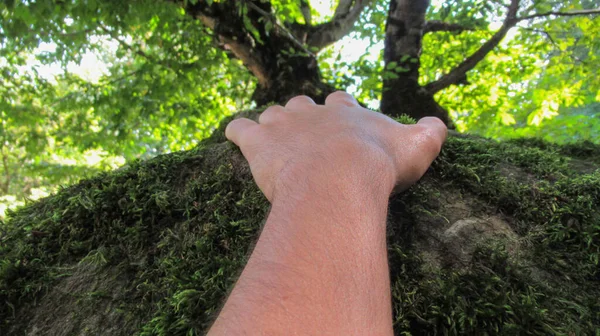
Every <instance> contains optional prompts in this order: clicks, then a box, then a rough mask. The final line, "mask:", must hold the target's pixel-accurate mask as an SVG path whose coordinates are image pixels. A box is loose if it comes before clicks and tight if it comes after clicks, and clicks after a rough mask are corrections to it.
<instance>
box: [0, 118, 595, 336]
mask: <svg viewBox="0 0 600 336" xmlns="http://www.w3.org/2000/svg"><path fill="white" fill-rule="evenodd" d="M222 141H224V135H223V131H222V128H221V129H220V130H219V131H217V132H216V133H215V135H214V137H213V138H211V139H208V140H206V141H205V142H203V143H202V144H201V145H200V146H199V147H198V148H197V149H195V150H192V151H188V152H180V153H174V154H170V155H163V156H159V157H157V158H154V159H152V160H149V161H145V162H134V163H132V164H130V165H128V166H127V167H124V168H122V169H119V170H117V171H114V172H112V173H109V174H102V175H99V176H96V177H94V178H92V179H87V180H84V181H81V182H80V183H78V184H76V185H74V186H71V187H68V188H64V189H63V190H61V191H60V192H58V193H57V194H56V195H53V196H51V197H48V198H45V199H43V200H40V201H37V202H34V203H31V204H29V205H27V206H25V207H23V208H21V209H19V210H17V211H16V212H14V213H11V214H10V215H9V219H8V220H7V221H6V222H5V223H2V224H1V225H2V229H3V230H4V231H6V232H5V233H4V234H3V235H2V237H1V238H0V239H1V240H0V241H1V245H0V256H1V264H0V301H1V302H6V303H7V304H5V305H0V318H1V320H0V329H2V330H9V333H11V334H20V333H21V332H22V331H24V330H26V329H27V328H28V327H31V326H30V325H28V323H27V322H26V321H30V320H29V319H28V318H30V317H31V316H34V315H39V314H40V312H39V310H40V309H42V307H45V308H44V309H51V308H52V307H53V306H52V304H50V303H47V302H46V303H44V302H45V301H44V298H47V297H52V295H50V294H48V293H52V290H53V289H54V288H55V287H57V286H60V285H61V284H64V283H65V282H68V281H69V280H70V279H72V278H73V277H74V274H76V273H77V272H78V271H77V270H79V269H80V268H82V267H90V266H89V265H94V269H96V270H98V272H100V271H101V270H113V272H115V276H114V278H115V279H120V280H119V281H117V280H114V281H115V282H114V284H115V286H117V285H118V286H119V288H120V290H119V291H120V292H122V293H121V294H122V295H120V296H119V298H118V299H117V298H114V297H112V298H108V297H107V294H108V295H112V294H111V293H107V292H106V291H105V290H104V289H102V288H104V287H102V288H100V289H91V290H87V291H82V293H87V294H84V295H83V296H81V295H80V296H79V297H78V298H75V299H72V300H71V301H68V302H67V303H65V304H67V307H68V309H69V310H72V311H80V312H82V313H81V314H83V315H85V314H91V313H90V310H91V309H89V305H91V304H93V302H100V301H102V302H103V301H110V300H113V301H114V302H116V304H114V305H113V306H110V307H112V308H110V310H111V314H115V315H118V316H119V317H118V319H116V320H117V321H128V322H122V323H125V324H127V323H129V324H131V325H132V326H131V328H133V330H136V331H137V332H138V333H141V334H144V335H154V334H161V335H182V334H202V333H203V332H204V331H205V330H206V328H207V326H208V325H209V324H210V322H211V318H212V317H213V316H214V314H215V312H217V310H218V309H219V307H220V305H221V303H222V301H223V299H224V298H225V296H226V294H227V292H228V290H229V288H230V287H231V286H232V284H233V282H234V281H235V279H236V277H237V275H238V274H239V272H240V270H241V268H242V267H243V265H244V264H245V262H246V260H247V256H248V251H249V249H250V247H251V245H252V242H253V241H254V239H255V238H256V236H257V235H258V232H259V230H260V227H261V225H262V222H263V220H264V217H265V215H266V213H267V211H268V202H267V201H266V199H265V198H264V197H263V196H262V194H261V193H260V191H259V190H258V189H257V187H256V186H255V185H254V183H253V182H252V179H251V175H250V172H249V170H248V168H247V166H246V165H245V163H244V159H243V157H242V156H241V155H240V154H239V151H238V150H237V149H235V147H234V146H233V145H230V144H228V143H222ZM544 146H547V144H545V143H541V142H536V141H533V140H531V141H529V142H528V141H520V142H507V143H499V142H494V141H490V140H486V139H480V138H472V137H456V136H454V137H451V138H450V139H449V141H448V143H447V145H446V147H445V148H444V150H443V152H442V154H441V155H440V157H439V159H438V160H437V161H436V162H435V163H434V165H433V166H432V168H431V169H430V171H429V173H428V174H427V176H426V177H425V179H424V180H423V182H422V183H420V184H418V185H416V186H415V187H413V188H411V189H410V190H409V191H408V192H405V193H402V194H399V195H395V196H394V197H393V198H392V200H391V203H390V225H389V232H388V233H389V235H388V240H389V262H390V269H391V276H392V284H393V297H394V302H393V304H394V320H395V331H396V334H402V333H414V334H434V333H439V334H463V333H467V334H476V333H477V334H479V333H488V334H549V333H557V334H579V333H580V334H593V333H594V332H598V330H599V328H600V316H599V315H598V314H599V313H598V312H600V306H599V304H598V300H597V298H598V297H600V292H599V290H598V288H599V286H598V282H599V281H600V273H599V268H598V258H599V255H600V218H599V216H600V215H599V213H598V210H597V209H598V206H599V205H600V204H598V203H599V202H600V171H598V170H594V171H589V172H588V173H585V174H582V173H581V172H579V171H577V170H574V169H573V166H572V165H571V161H572V160H573V159H572V158H576V159H582V157H584V156H586V155H588V154H589V151H588V149H586V148H588V147H586V146H588V145H583V147H581V148H579V147H577V146H576V145H572V146H571V147H560V146H556V145H552V147H544ZM575 148H579V149H575ZM582 148H583V149H582ZM592 149H593V148H592ZM594 150H595V149H594ZM581 153H588V154H581ZM448 188H451V189H452V190H458V191H459V192H460V193H461V194H464V195H469V197H473V198H476V199H477V200H478V201H479V202H481V203H482V204H484V205H485V206H482V207H481V209H480V211H491V212H493V213H494V214H498V215H502V216H506V217H507V218H509V219H510V223H511V225H512V226H513V229H514V230H515V231H516V232H517V233H518V234H519V235H520V237H521V238H522V239H523V240H526V241H527V242H528V244H529V245H528V246H530V248H529V250H528V251H529V252H528V254H527V255H526V256H524V257H523V258H520V259H519V258H515V257H513V256H511V255H510V253H507V251H506V248H504V247H503V245H502V244H499V243H497V242H491V243H487V244H482V245H481V246H480V247H479V248H478V249H477V251H476V253H475V255H474V258H473V260H472V261H471V263H470V264H469V265H467V267H465V268H462V269H456V268H453V267H450V266H446V265H443V266H442V267H441V268H439V269H434V270H432V269H428V268H427V267H425V262H424V261H423V260H422V258H421V256H420V255H419V254H418V251H417V250H416V249H415V247H414V244H413V240H414V239H416V238H417V237H414V225H415V223H416V222H417V219H419V218H420V217H422V216H425V215H427V216H430V215H436V214H437V213H438V212H439V209H438V208H439V204H437V203H436V202H439V198H440V195H441V194H442V193H444V191H445V190H446V189H448ZM490 209H491V210H490ZM532 265H533V266H532ZM536 272H537V273H539V274H543V275H544V276H540V275H539V274H536ZM111 279H112V278H111ZM107 281H108V280H107ZM111 281H112V280H111ZM85 307H87V308H88V309H82V308H85ZM107 307H108V306H107ZM107 309H108V308H107ZM102 314H105V313H102ZM106 314H107V313H106ZM85 318H86V316H81V317H79V320H78V321H79V322H77V323H78V324H77V326H79V327H80V328H84V326H86V324H85V323H83V322H82V321H85ZM120 323H121V322H120ZM74 328H75V327H74ZM86 328H88V327H86ZM117 329H118V328H117ZM82 330H83V329H82ZM113 332H114V333H115V334H118V333H119V331H113ZM128 332H130V330H129V329H123V330H122V331H121V333H123V334H127V333H128Z"/></svg>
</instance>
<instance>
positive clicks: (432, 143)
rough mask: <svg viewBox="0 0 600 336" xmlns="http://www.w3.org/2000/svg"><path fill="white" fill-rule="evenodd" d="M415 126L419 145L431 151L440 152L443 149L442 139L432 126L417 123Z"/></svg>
mask: <svg viewBox="0 0 600 336" xmlns="http://www.w3.org/2000/svg"><path fill="white" fill-rule="evenodd" d="M415 127H416V131H417V134H418V135H417V141H418V142H419V145H420V146H421V147H422V148H423V149H424V150H426V151H428V152H430V153H436V154H437V153H439V152H440V150H441V149H442V141H441V139H440V137H439V136H438V135H437V134H436V132H435V131H434V130H433V129H432V128H431V127H425V126H422V125H415Z"/></svg>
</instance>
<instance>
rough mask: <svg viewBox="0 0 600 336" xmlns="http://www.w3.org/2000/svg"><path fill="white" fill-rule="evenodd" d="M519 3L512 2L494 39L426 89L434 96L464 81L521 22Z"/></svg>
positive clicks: (517, 1) (515, 0) (514, 0)
mask: <svg viewBox="0 0 600 336" xmlns="http://www.w3.org/2000/svg"><path fill="white" fill-rule="evenodd" d="M519 1H520V0H511V2H510V6H509V8H508V13H507V14H506V17H505V18H504V22H503V23H502V26H501V27H500V29H499V30H498V31H497V32H496V33H495V34H494V35H493V36H492V38H490V39H489V40H488V41H487V42H485V43H484V44H483V45H482V46H481V47H480V48H479V49H478V50H477V51H475V52H474V53H473V54H472V55H471V56H469V57H467V59H465V60H464V61H463V62H462V63H461V64H459V65H458V66H457V67H456V68H454V69H453V70H452V71H450V72H449V73H447V74H445V75H443V76H442V77H441V78H440V79H438V80H436V81H434V82H431V83H429V84H427V85H426V86H425V89H426V90H427V91H429V92H430V93H432V94H434V93H436V92H438V91H440V90H443V89H445V88H447V87H448V86H450V85H452V84H456V83H458V82H460V81H463V80H464V79H465V77H466V74H467V71H469V70H471V69H473V68H474V67H475V66H476V65H477V64H478V63H479V62H480V61H481V60H482V59H483V58H484V57H485V56H487V54H488V53H489V52H490V51H492V50H493V49H494V48H495V47H496V46H498V44H499V43H500V41H502V39H503V38H504V37H505V36H506V33H507V32H508V31H509V30H510V29H511V28H512V27H514V26H515V25H516V24H517V23H518V22H519V19H518V18H517V11H518V10H519Z"/></svg>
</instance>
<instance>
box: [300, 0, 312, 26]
mask: <svg viewBox="0 0 600 336" xmlns="http://www.w3.org/2000/svg"><path fill="white" fill-rule="evenodd" d="M300 11H301V12H302V16H303V17H304V24H307V25H311V24H312V14H311V13H310V3H309V2H308V0H300Z"/></svg>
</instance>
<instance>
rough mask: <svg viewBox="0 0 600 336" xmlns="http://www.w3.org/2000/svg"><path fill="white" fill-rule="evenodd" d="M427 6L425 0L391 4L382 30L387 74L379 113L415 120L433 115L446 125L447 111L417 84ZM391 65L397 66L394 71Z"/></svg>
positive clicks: (396, 0) (397, 0) (401, 1)
mask: <svg viewBox="0 0 600 336" xmlns="http://www.w3.org/2000/svg"><path fill="white" fill-rule="evenodd" d="M428 6H429V1H428V0H392V1H391V2H390V7H389V13H388V18H387V22H386V28H385V49H384V54H383V55H384V56H383V57H384V61H385V68H386V71H385V72H384V75H383V92H382V97H381V111H382V112H383V113H384V114H387V115H389V116H399V115H401V114H406V115H408V116H410V117H413V118H415V119H417V120H418V119H421V118H423V117H425V116H435V117H438V118H440V119H442V120H443V121H444V122H445V123H446V124H448V123H449V118H448V112H447V111H446V110H445V109H444V108H442V107H441V106H440V105H439V104H438V103H437V102H436V101H435V99H434V98H433V95H432V94H431V93H429V92H428V91H427V90H425V89H424V88H423V87H421V86H420V85H419V67H420V61H419V58H420V56H421V42H422V38H423V33H424V28H425V12H426V10H427V7H428ZM392 62H394V63H395V64H396V65H397V66H396V67H394V68H393V69H392V67H391V66H392V64H393V63H392ZM398 69H399V70H400V71H398ZM390 72H391V73H390Z"/></svg>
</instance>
